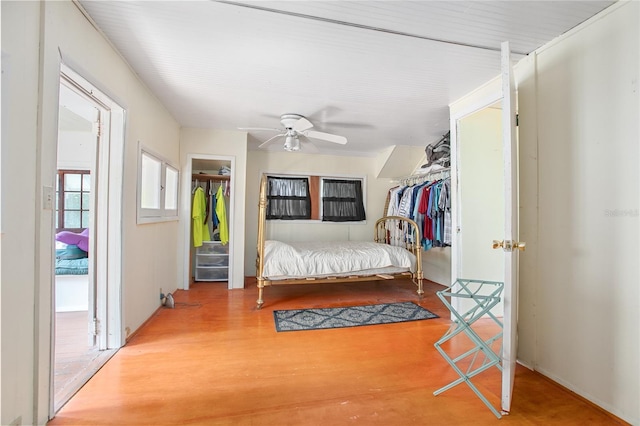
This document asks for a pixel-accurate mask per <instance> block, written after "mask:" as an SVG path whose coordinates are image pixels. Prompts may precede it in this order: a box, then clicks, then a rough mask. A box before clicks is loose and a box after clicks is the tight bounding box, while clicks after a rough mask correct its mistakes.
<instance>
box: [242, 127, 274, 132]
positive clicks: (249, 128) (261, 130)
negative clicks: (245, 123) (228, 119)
mask: <svg viewBox="0 0 640 426" xmlns="http://www.w3.org/2000/svg"><path fill="white" fill-rule="evenodd" d="M238 130H251V131H260V132H263V131H264V132H281V131H282V129H273V128H270V127H238Z"/></svg>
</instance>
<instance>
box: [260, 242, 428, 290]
mask: <svg viewBox="0 0 640 426" xmlns="http://www.w3.org/2000/svg"><path fill="white" fill-rule="evenodd" d="M415 270H416V258H415V256H414V255H413V254H412V253H411V252H410V251H408V250H406V249H404V248H401V247H394V246H390V245H387V244H381V243H373V242H356V241H339V242H299V243H283V242H281V241H273V240H267V241H265V246H264V267H263V271H262V276H263V277H264V278H268V279H271V280H281V279H287V278H322V277H332V276H336V277H339V276H349V275H376V274H381V273H387V274H388V273H398V272H404V271H411V272H415Z"/></svg>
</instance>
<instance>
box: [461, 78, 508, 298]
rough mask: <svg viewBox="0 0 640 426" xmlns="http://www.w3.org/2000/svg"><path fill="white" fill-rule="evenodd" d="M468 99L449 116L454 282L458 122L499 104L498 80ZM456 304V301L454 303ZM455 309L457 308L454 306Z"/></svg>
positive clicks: (500, 92)
mask: <svg viewBox="0 0 640 426" xmlns="http://www.w3.org/2000/svg"><path fill="white" fill-rule="evenodd" d="M470 96H471V98H470V99H469V100H470V102H469V103H468V104H466V105H464V106H463V107H462V108H461V109H456V110H455V111H454V112H453V113H452V114H451V116H450V124H449V125H450V129H451V130H450V131H451V134H450V143H451V152H452V153H453V155H452V156H451V187H452V188H454V190H452V192H453V193H454V194H455V196H454V197H452V198H451V230H452V232H453V238H452V244H453V247H452V250H451V280H452V281H455V279H456V278H458V277H460V273H461V270H462V237H461V235H460V222H461V212H460V206H461V201H460V186H459V181H458V179H459V172H458V170H459V167H460V165H459V158H460V144H459V141H458V126H459V122H460V121H462V120H463V119H464V118H466V117H468V116H470V115H472V114H474V113H476V112H478V111H480V110H483V109H485V108H488V107H489V106H491V105H493V104H495V103H496V102H500V101H501V100H502V88H501V86H500V80H499V78H498V79H495V80H492V81H490V82H489V83H487V84H486V85H484V86H482V87H481V88H480V89H478V90H477V91H475V92H473V93H472V94H471V95H470ZM454 302H457V301H454ZM454 307H455V308H457V306H454Z"/></svg>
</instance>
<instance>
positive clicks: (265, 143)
mask: <svg viewBox="0 0 640 426" xmlns="http://www.w3.org/2000/svg"><path fill="white" fill-rule="evenodd" d="M278 131H279V130H278ZM284 135H285V134H284V133H281V134H279V135H275V136H273V137H271V138H269V139H267V140H266V141H264V142H262V143H261V144H260V145H258V148H263V147H265V146H267V144H268V143H269V142H272V141H274V140H275V139H276V138H279V137H281V136H284Z"/></svg>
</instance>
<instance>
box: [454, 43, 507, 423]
mask: <svg viewBox="0 0 640 426" xmlns="http://www.w3.org/2000/svg"><path fill="white" fill-rule="evenodd" d="M501 62H502V76H501V79H500V80H501V81H495V82H494V83H495V84H491V85H489V86H488V87H489V88H488V89H487V88H485V90H484V91H480V92H479V93H474V94H473V95H471V96H470V97H469V98H467V99H465V100H464V101H463V102H461V104H459V105H455V106H452V116H451V129H452V149H453V150H454V152H455V156H454V157H453V158H452V168H453V170H454V173H453V175H452V185H453V186H454V188H456V197H455V201H454V208H453V213H454V215H453V223H452V225H453V227H454V229H455V231H456V234H455V235H456V238H455V245H456V247H455V248H454V251H453V252H452V276H453V277H455V278H464V279H473V280H487V281H500V282H503V283H504V292H503V295H502V301H501V303H500V304H498V305H497V306H496V307H494V309H493V310H492V313H493V314H494V315H496V316H498V317H501V318H502V322H503V327H504V328H503V342H502V344H503V348H502V367H503V372H502V379H501V380H502V398H501V409H502V411H503V412H508V411H509V409H510V406H511V393H512V390H513V380H514V373H515V362H516V348H517V340H516V337H517V336H516V320H517V269H516V268H517V255H516V254H515V252H514V251H513V250H514V246H516V247H517V245H518V243H517V229H518V223H517V199H518V197H517V189H518V188H517V170H516V165H517V152H516V128H515V118H516V112H515V107H516V106H515V87H514V86H515V85H514V78H513V73H512V71H511V62H510V53H509V45H508V43H503V45H502V58H501ZM494 240H499V247H498V248H500V249H503V250H504V251H503V252H502V251H497V250H493V248H495V247H493V246H494V245H495V244H493V242H494ZM505 243H506V244H505ZM456 302H457V301H456ZM459 303H460V305H461V306H456V308H457V309H458V310H459V311H464V310H465V309H468V308H469V307H470V306H465V305H464V302H463V301H460V302H459Z"/></svg>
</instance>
